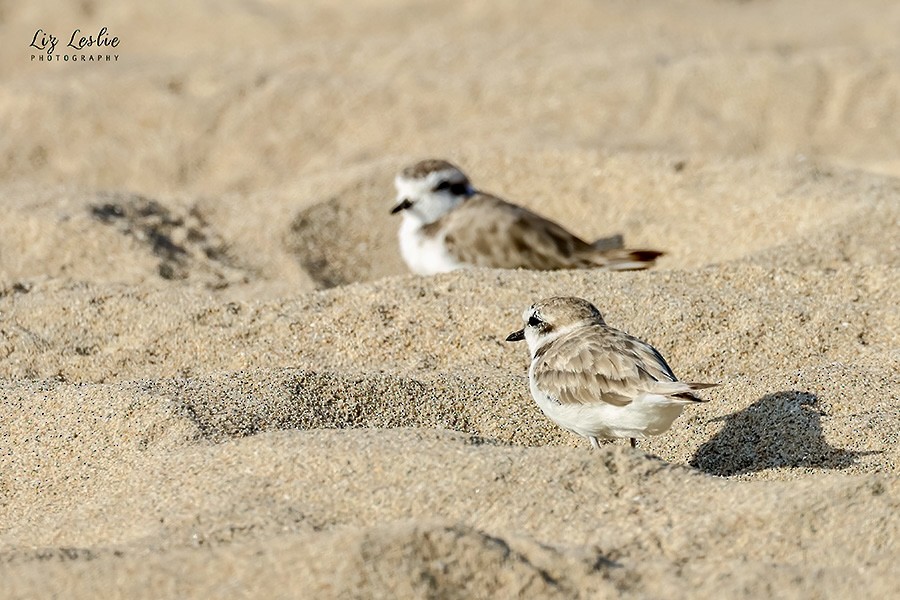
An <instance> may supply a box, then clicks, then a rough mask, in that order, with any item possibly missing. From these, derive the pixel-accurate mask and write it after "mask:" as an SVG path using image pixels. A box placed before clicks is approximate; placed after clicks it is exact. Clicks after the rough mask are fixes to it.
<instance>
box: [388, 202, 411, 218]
mask: <svg viewBox="0 0 900 600" xmlns="http://www.w3.org/2000/svg"><path fill="white" fill-rule="evenodd" d="M410 206H412V202H410V201H409V199H408V198H404V199H403V200H402V201H400V203H398V204H397V206H395V207H394V208H392V209H391V214H392V215H396V214H397V213H398V212H400V211H401V210H406V209H407V208H409V207H410Z"/></svg>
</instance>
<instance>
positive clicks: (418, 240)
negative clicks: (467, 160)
mask: <svg viewBox="0 0 900 600" xmlns="http://www.w3.org/2000/svg"><path fill="white" fill-rule="evenodd" d="M394 185H395V186H396V188H397V204H396V205H395V206H394V208H393V209H392V210H391V213H392V214H395V213H398V212H402V213H403V223H402V224H401V225H400V252H401V254H402V255H403V260H405V261H406V264H407V265H408V266H409V268H410V269H411V270H412V271H413V272H414V273H418V274H419V275H433V274H435V273H444V272H447V271H453V270H456V269H460V268H464V267H492V268H499V269H518V268H522V269H535V270H553V269H597V268H603V269H609V270H616V271H624V270H632V269H646V268H647V267H649V266H651V265H652V264H653V262H654V261H655V260H656V258H657V257H658V256H660V255H661V254H662V252H658V251H656V250H628V249H623V248H622V239H621V236H613V237H611V238H605V239H601V240H597V241H596V242H594V243H592V244H591V243H588V242H586V241H584V240H582V239H581V238H579V237H578V236H576V235H574V234H572V233H570V232H568V231H567V230H565V229H564V228H563V227H561V226H560V225H558V224H556V223H554V222H553V221H550V220H548V219H545V218H544V217H541V216H540V215H537V214H535V213H533V212H531V211H529V210H527V209H525V208H523V207H521V206H517V205H515V204H511V203H509V202H506V201H504V200H501V199H500V198H497V197H496V196H492V195H490V194H486V193H484V192H479V191H478V190H476V189H475V188H474V187H472V184H471V183H470V182H469V178H468V177H466V174H465V173H463V172H462V171H461V170H460V169H459V168H458V167H456V166H455V165H453V164H451V163H449V162H447V161H445V160H423V161H421V162H418V163H416V164H414V165H412V166H410V167H407V168H405V169H403V170H402V171H400V173H398V174H397V177H396V178H395V179H394Z"/></svg>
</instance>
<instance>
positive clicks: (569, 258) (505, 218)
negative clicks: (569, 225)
mask: <svg viewBox="0 0 900 600" xmlns="http://www.w3.org/2000/svg"><path fill="white" fill-rule="evenodd" d="M434 225H435V226H439V227H441V228H442V229H443V230H444V231H445V233H446V237H445V238H444V239H445V243H446V246H447V250H448V252H450V254H451V255H452V256H453V257H454V258H456V259H457V260H458V261H460V262H462V263H466V264H470V265H475V266H480V267H493V268H503V269H517V268H527V269H542V270H553V269H572V268H575V267H577V266H579V265H580V263H581V262H583V261H584V258H583V257H582V255H583V254H585V253H590V254H596V250H594V249H593V248H592V247H591V246H590V244H588V243H587V242H585V241H584V240H582V239H581V238H579V237H577V236H575V235H573V234H571V233H569V232H568V231H566V230H565V229H564V228H563V227H561V226H559V225H557V224H556V223H554V222H552V221H548V220H547V219H545V218H543V217H541V216H540V215H537V214H535V213H533V212H531V211H529V210H527V209H525V208H522V207H520V206H516V205H514V204H510V203H508V202H505V201H503V200H501V199H499V198H495V197H494V196H490V195H487V194H481V193H479V194H477V195H476V196H473V197H472V198H470V199H468V200H466V202H465V203H463V204H462V205H461V206H459V207H458V208H456V209H455V210H453V211H452V212H450V213H448V214H447V215H446V216H445V217H444V218H442V219H440V221H438V222H437V223H435V224H434Z"/></svg>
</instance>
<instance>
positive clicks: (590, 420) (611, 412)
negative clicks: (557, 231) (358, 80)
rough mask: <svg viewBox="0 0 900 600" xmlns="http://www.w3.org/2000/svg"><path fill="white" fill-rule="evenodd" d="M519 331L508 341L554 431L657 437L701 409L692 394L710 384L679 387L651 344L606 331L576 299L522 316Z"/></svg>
mask: <svg viewBox="0 0 900 600" xmlns="http://www.w3.org/2000/svg"><path fill="white" fill-rule="evenodd" d="M523 318H524V320H525V327H524V328H522V329H520V330H519V331H516V332H513V333H511V334H509V336H508V337H507V338H506V341H508V342H516V341H519V340H523V339H524V340H525V341H526V342H528V349H529V351H530V352H531V366H530V367H529V369H528V380H529V384H530V387H531V395H532V396H533V397H534V399H535V401H536V402H537V404H538V406H539V407H540V408H541V410H542V411H543V412H544V414H545V415H547V416H548V417H550V419H551V420H553V421H554V422H556V424H558V425H559V426H560V427H562V428H564V429H567V430H569V431H571V432H573V433H577V434H578V435H581V436H584V437H586V438H588V439H589V440H590V441H591V445H592V446H593V447H594V448H598V447H599V444H598V442H597V439H598V438H605V439H610V438H631V447H632V448H634V447H635V445H636V443H637V442H636V440H637V439H638V438H641V439H643V438H646V437H647V436H650V435H658V434H660V433H663V432H665V431H666V430H667V429H669V427H671V425H672V422H673V421H674V420H675V419H676V418H678V415H680V414H681V410H682V408H684V405H685V404H693V403H696V402H704V400H703V399H702V398H700V397H699V396H697V395H696V394H695V392H696V391H697V390H701V389H704V388H709V387H713V386H715V385H717V384H715V383H687V382H683V381H678V379H677V378H676V377H675V374H674V373H673V372H672V369H670V368H669V365H668V364H666V361H665V359H664V358H663V357H662V355H661V354H660V353H659V352H658V351H657V350H656V349H655V348H654V347H653V346H651V345H650V344H648V343H646V342H642V341H641V340H639V339H637V338H636V337H632V336H630V335H628V334H627V333H625V332H623V331H619V330H617V329H613V328H612V327H609V326H608V325H607V324H606V323H605V322H604V321H603V316H602V315H601V314H600V311H599V310H597V309H596V307H594V305H593V304H591V303H590V302H588V301H587V300H582V299H581V298H572V297H567V298H548V299H546V300H541V301H539V302H536V303H535V304H532V305H531V306H530V307H529V308H528V309H527V310H525V313H524V315H523Z"/></svg>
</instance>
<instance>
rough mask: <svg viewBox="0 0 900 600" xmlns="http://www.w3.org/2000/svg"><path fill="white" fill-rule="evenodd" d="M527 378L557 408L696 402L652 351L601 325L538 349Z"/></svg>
mask: <svg viewBox="0 0 900 600" xmlns="http://www.w3.org/2000/svg"><path fill="white" fill-rule="evenodd" d="M532 373H533V376H534V378H535V383H536V385H537V386H538V387H539V388H541V389H542V390H544V391H545V392H547V393H549V394H550V395H551V396H552V397H553V398H554V399H555V400H556V401H557V402H559V403H560V404H597V403H600V402H606V403H608V404H612V405H615V406H625V405H626V404H628V403H629V402H631V401H632V400H633V399H634V398H635V397H637V396H639V395H641V394H643V393H649V394H659V395H663V396H671V397H677V398H679V399H684V400H699V398H696V397H694V396H693V395H692V394H691V391H692V389H694V388H693V387H691V384H689V383H685V382H681V381H678V379H677V378H676V377H675V374H674V373H673V372H672V369H671V368H669V365H668V364H667V363H666V361H665V359H663V357H662V355H660V353H659V352H658V351H657V350H656V349H655V348H653V346H651V345H650V344H647V343H645V342H642V341H641V340H638V339H637V338H634V337H632V336H630V335H628V334H626V333H624V332H621V331H618V330H615V329H612V328H609V327H605V326H602V325H591V326H587V327H583V328H579V329H577V330H575V331H573V332H571V333H569V334H567V335H564V336H563V337H561V338H558V339H556V340H553V341H551V342H550V343H548V344H546V345H545V346H543V347H542V348H540V349H539V350H538V353H537V355H536V356H535V365H534V369H533V371H532ZM551 390H552V391H551ZM682 395H684V396H682ZM688 396H690V397H688Z"/></svg>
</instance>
